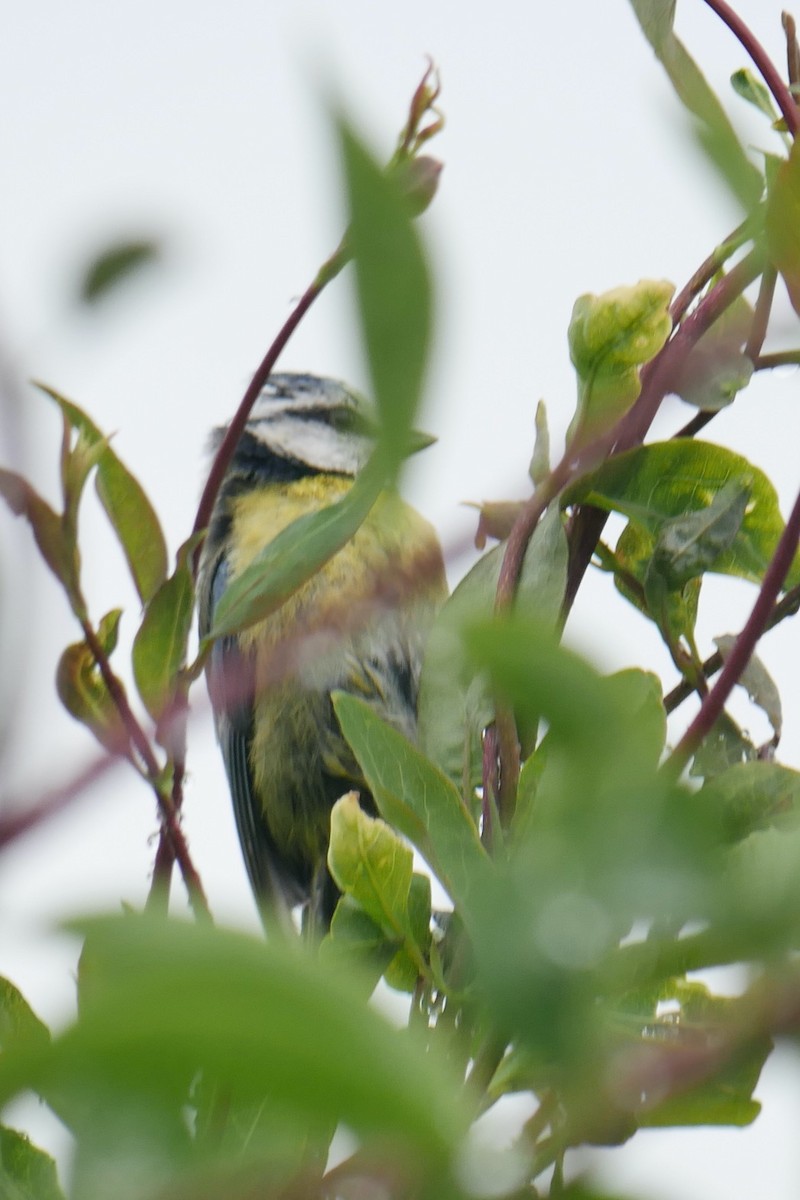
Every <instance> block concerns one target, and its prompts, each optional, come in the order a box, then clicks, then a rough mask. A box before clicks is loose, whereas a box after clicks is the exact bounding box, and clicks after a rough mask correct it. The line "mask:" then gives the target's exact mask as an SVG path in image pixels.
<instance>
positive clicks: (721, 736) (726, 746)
mask: <svg viewBox="0 0 800 1200" xmlns="http://www.w3.org/2000/svg"><path fill="white" fill-rule="evenodd" d="M757 756H758V751H757V750H756V748H755V746H754V745H753V743H752V742H751V741H750V739H749V738H748V737H747V736H746V735H745V734H744V733H742V731H741V729H740V728H739V726H738V725H737V724H736V722H735V721H734V719H733V717H730V716H729V715H728V714H727V713H726V712H724V713H723V714H722V716H721V717H720V718H719V719H718V720H717V721H716V722H715V724H714V727H713V728H712V730H711V732H710V733H709V734H707V735H706V736H705V737H704V738H703V740H702V742H701V743H700V745H699V747H698V748H697V750H696V751H695V755H694V758H693V759H692V765H691V767H690V768H689V774H690V775H691V776H692V778H693V779H706V780H708V779H713V778H715V776H717V775H720V774H721V773H722V772H723V771H727V770H728V767H733V766H735V765H736V764H737V763H743V762H750V761H752V760H753V759H755V758H757Z"/></svg>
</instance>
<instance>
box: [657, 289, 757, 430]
mask: <svg viewBox="0 0 800 1200" xmlns="http://www.w3.org/2000/svg"><path fill="white" fill-rule="evenodd" d="M752 323H753V310H752V308H751V307H750V305H749V304H748V302H747V300H746V299H745V298H744V296H739V297H737V299H736V300H735V301H734V302H733V304H731V305H730V307H729V308H727V309H726V310H725V312H724V313H723V314H722V315H721V316H720V317H719V318H718V319H717V320H716V321H715V322H714V324H713V325H712V326H711V328H710V329H707V330H706V332H705V333H704V334H703V336H702V337H701V338H700V339H699V341H697V342H696V343H695V344H694V346H692V348H691V350H690V351H689V353H688V354H687V355H686V356H685V358H684V359H683V361H682V362H681V364H680V366H679V368H678V371H677V372H676V374H675V376H674V378H673V380H672V382H671V384H670V387H671V390H672V391H674V392H675V393H676V394H677V395H678V396H680V398H681V399H682V400H685V401H686V403H687V404H692V405H694V407H695V408H700V409H703V410H704V411H705V412H717V411H718V410H719V409H721V408H724V407H725V406H726V405H727V404H730V403H731V402H732V401H733V400H734V399H735V397H736V394H737V392H740V391H741V390H742V389H743V388H745V387H746V386H747V384H748V383H749V382H750V379H751V377H752V374H753V364H752V362H751V360H750V359H749V358H748V357H747V356H746V355H745V354H743V353H742V347H743V346H744V345H745V343H746V341H747V338H748V335H749V333H750V328H751V326H752Z"/></svg>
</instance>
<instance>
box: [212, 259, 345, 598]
mask: <svg viewBox="0 0 800 1200" xmlns="http://www.w3.org/2000/svg"><path fill="white" fill-rule="evenodd" d="M349 259H350V251H349V249H347V247H346V245H345V242H344V241H343V242H342V244H341V245H340V246H339V249H338V250H337V251H336V252H335V253H334V254H333V255H331V257H330V258H329V259H328V261H327V262H326V263H325V264H324V265H323V267H322V268H321V270H320V271H319V272H318V274H317V276H316V278H315V279H314V281H313V283H311V284H310V286H309V287H308V288H306V290H305V292H304V293H303V295H302V296H301V297H300V299H299V300H298V301H297V304H296V305H295V306H294V308H293V309H292V311H291V313H290V314H289V316H288V317H287V319H286V320H285V321H284V323H283V326H282V327H281V329H280V330H279V332H278V334H277V336H276V338H275V339H274V341H273V342H272V345H271V346H270V348H269V349H268V350H267V353H266V354H265V355H264V357H263V359H262V360H261V365H260V366H259V368H258V370H257V371H256V373H255V375H254V376H253V378H252V379H251V381H250V386H249V387H248V389H247V391H246V392H245V394H244V396H243V397H242V401H241V403H240V405H239V407H238V408H237V410H236V413H235V414H234V417H233V420H232V421H231V423H230V425H229V426H228V428H227V430H226V432H225V436H224V437H223V439H222V441H221V442H220V445H219V448H218V450H217V453H216V455H215V456H214V461H213V463H212V464H211V470H210V471H209V474H208V479H207V480H206V484H205V487H204V488H203V494H202V496H201V497H200V504H199V505H198V508H197V515H196V517H195V519H194V525H193V527H192V533H199V532H200V531H201V530H204V529H206V528H207V527H208V523H209V521H210V519H211V512H212V510H213V508H214V502H215V501H216V499H217V495H218V493H219V489H220V487H221V485H222V480H223V478H224V477H225V472H226V470H227V469H228V464H229V463H230V461H231V458H232V456H233V452H234V450H235V449H236V445H237V443H238V441H239V438H240V437H241V436H242V433H243V432H244V428H245V425H246V424H247V418H248V417H249V416H250V410H251V409H252V407H253V405H254V404H255V402H256V400H257V399H258V396H259V393H260V392H261V390H262V388H263V387H264V385H265V384H266V382H267V380H268V379H269V377H270V375H271V374H272V371H273V368H274V366H275V363H276V362H277V360H278V357H279V355H280V354H281V352H282V351H283V349H284V347H285V346H286V343H287V342H288V341H289V338H290V337H291V336H292V334H293V333H294V331H295V329H296V328H297V326H298V325H299V324H300V322H301V321H302V319H303V317H304V316H305V315H306V313H307V312H308V310H309V309H310V308H311V305H312V304H313V303H314V301H315V300H316V299H317V297H318V296H319V295H320V294H321V292H322V291H323V289H324V288H325V287H326V286H327V285H328V284H329V283H330V282H331V280H332V279H335V278H336V276H337V275H338V274H339V272H340V271H341V270H342V268H343V267H344V266H345V264H346V263H347V262H348V260H349ZM201 549H202V544H198V546H197V548H196V550H195V552H194V555H193V558H192V565H193V568H194V571H195V574H196V573H197V567H198V564H199V562H200V552H201Z"/></svg>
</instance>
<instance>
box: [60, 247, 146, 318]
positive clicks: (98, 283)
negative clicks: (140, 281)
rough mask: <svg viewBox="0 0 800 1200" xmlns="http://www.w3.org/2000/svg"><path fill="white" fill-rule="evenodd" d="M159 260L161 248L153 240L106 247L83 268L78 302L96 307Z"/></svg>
mask: <svg viewBox="0 0 800 1200" xmlns="http://www.w3.org/2000/svg"><path fill="white" fill-rule="evenodd" d="M160 258H161V246H160V245H159V243H158V242H157V241H155V240H154V239H153V238H136V239H131V240H130V241H121V242H115V243H114V244H112V245H110V246H108V247H106V248H105V249H104V250H101V251H100V253H99V254H97V255H96V256H95V257H94V258H93V259H92V261H91V262H90V263H89V265H88V266H87V268H86V271H85V273H84V276H83V278H82V280H81V282H80V288H79V297H80V300H81V302H82V303H83V304H87V305H94V304H97V303H98V301H101V300H104V299H105V298H106V297H107V296H108V294H109V292H112V291H113V290H114V289H115V288H117V287H119V285H120V284H122V283H124V282H125V281H126V280H128V279H129V278H131V276H133V275H135V274H138V272H139V271H141V270H142V268H143V267H146V266H151V265H153V264H154V263H156V262H158V260H159V259H160Z"/></svg>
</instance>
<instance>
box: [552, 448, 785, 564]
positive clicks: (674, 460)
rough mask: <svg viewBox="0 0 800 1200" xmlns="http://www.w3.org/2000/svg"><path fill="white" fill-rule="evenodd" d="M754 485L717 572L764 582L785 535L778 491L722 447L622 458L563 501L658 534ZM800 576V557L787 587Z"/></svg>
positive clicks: (646, 451) (647, 451) (648, 451)
mask: <svg viewBox="0 0 800 1200" xmlns="http://www.w3.org/2000/svg"><path fill="white" fill-rule="evenodd" d="M737 480H738V481H740V482H746V483H747V485H748V486H749V487H750V488H751V493H750V502H749V504H748V507H747V511H746V512H745V516H744V520H743V521H742V524H741V527H740V529H739V531H738V533H737V534H736V536H735V538H734V539H733V543H732V545H731V547H730V548H729V549H728V550H726V551H724V552H723V553H722V554H721V555H720V556H719V558H718V559H717V561H716V562H715V564H714V567H713V570H714V571H715V572H716V573H718V574H723V575H738V576H740V577H741V578H743V579H750V580H752V581H753V582H756V583H758V582H760V580H761V579H762V577H763V574H764V571H765V570H766V569H767V566H768V565H769V562H770V560H771V558H772V555H773V554H774V552H775V547H776V545H777V543H778V539H779V538H780V536H781V534H782V532H783V518H782V517H781V514H780V509H779V508H778V497H777V494H776V492H775V489H774V487H773V486H772V484H771V483H770V481H769V480H768V479H767V477H766V475H765V474H764V472H763V471H760V470H759V469H758V468H757V467H754V466H753V465H752V464H751V463H749V462H748V461H747V459H745V458H743V457H742V456H741V455H739V454H734V452H733V451H732V450H726V449H725V448H723V447H722V446H714V445H712V444H710V443H708V442H700V441H695V440H691V441H690V440H688V439H685V438H680V439H678V440H673V441H670V442H654V443H653V444H651V445H648V446H640V447H638V448H637V449H635V450H629V451H628V452H627V453H625V454H619V455H615V456H614V457H613V458H611V459H609V460H608V462H606V463H604V464H603V466H601V467H599V468H598V469H597V470H596V471H593V472H591V473H590V474H588V475H586V476H584V477H583V478H582V479H579V480H578V481H577V482H576V483H575V484H574V485H573V486H572V487H571V488H569V489H568V490H567V492H566V493H565V495H564V497H563V503H564V504H567V505H572V504H592V505H595V506H596V507H597V508H602V509H605V510H606V511H615V512H621V513H622V514H623V515H624V516H626V517H628V519H629V520H631V521H635V522H636V523H637V524H638V525H640V526H641V527H642V528H644V529H646V530H647V531H648V532H649V533H651V534H653V535H655V536H657V535H658V533H659V531H660V529H661V528H662V526H663V524H664V522H665V521H668V520H670V519H672V518H675V517H685V516H686V515H687V514H688V513H693V512H698V511H699V510H701V509H704V508H707V506H708V505H709V504H710V503H711V502H712V500H713V499H714V497H715V496H716V495H717V494H718V493H719V492H721V491H722V489H723V488H724V487H725V485H726V484H727V483H730V482H732V481H737ZM799 578H800V560H797V559H796V560H795V563H794V565H793V566H792V569H791V571H790V574H789V579H788V581H787V587H790V586H792V585H793V584H794V583H795V582H796V581H797V580H798V579H799Z"/></svg>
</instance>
